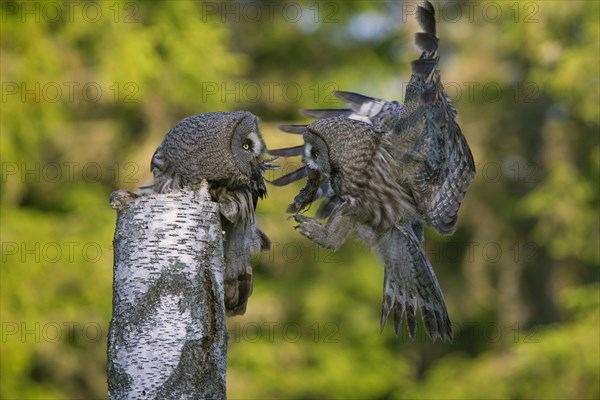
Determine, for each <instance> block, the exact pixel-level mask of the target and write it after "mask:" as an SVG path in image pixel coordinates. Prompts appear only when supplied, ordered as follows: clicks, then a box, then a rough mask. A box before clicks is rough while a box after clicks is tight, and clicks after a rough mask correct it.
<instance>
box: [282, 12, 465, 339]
mask: <svg viewBox="0 0 600 400" xmlns="http://www.w3.org/2000/svg"><path fill="white" fill-rule="evenodd" d="M417 19H418V22H419V24H420V25H421V27H422V29H423V30H424V32H420V33H417V34H416V37H415V42H416V44H417V46H418V47H419V48H420V49H421V50H422V54H421V57H420V58H419V59H418V60H415V61H413V62H412V64H411V66H412V76H411V79H410V82H409V85H408V86H407V89H406V94H405V102H404V104H403V105H401V104H399V103H398V102H388V101H384V100H381V99H377V98H371V97H367V96H363V95H359V94H356V93H349V92H336V96H338V97H339V98H340V99H342V100H345V101H347V102H349V103H350V104H351V105H352V108H351V109H347V110H305V111H304V114H305V115H307V116H311V117H314V118H320V119H319V120H317V121H315V122H313V123H312V124H310V125H308V126H303V125H287V126H282V127H281V128H282V130H284V131H286V132H289V133H298V134H302V135H303V137H304V145H302V146H297V147H291V148H287V149H279V150H273V151H272V152H271V154H272V155H279V156H294V155H302V159H303V162H304V167H302V168H300V169H299V170H297V171H295V172H292V173H291V174H288V175H286V176H283V177H281V178H279V179H278V180H276V181H274V182H273V183H274V184H275V185H286V184H288V183H290V182H293V181H296V180H298V179H300V178H303V177H305V176H307V177H308V179H307V183H306V186H305V187H304V188H303V189H302V190H301V191H300V193H299V194H298V195H297V196H296V197H295V199H294V202H293V203H292V204H291V205H290V207H289V208H288V212H292V213H295V215H294V218H295V219H296V221H297V222H298V225H297V226H296V229H297V230H298V231H299V232H300V233H301V234H302V235H304V236H306V237H307V238H309V239H311V240H313V241H314V242H316V243H318V244H319V245H321V246H323V247H326V248H329V249H337V248H338V247H339V246H340V245H341V244H342V243H343V242H344V240H345V239H346V237H347V236H348V235H349V234H351V233H355V234H356V235H357V236H358V237H359V238H361V239H362V240H364V241H366V242H367V243H370V244H371V245H372V246H373V248H374V249H375V250H376V251H377V252H378V253H379V255H380V256H381V258H382V260H383V263H384V264H385V276H384V288H383V306H382V314H381V324H380V327H381V330H383V327H384V326H385V322H386V321H387V319H388V316H389V314H390V312H391V313H393V318H394V332H395V334H396V336H397V335H398V332H399V329H400V326H401V324H402V319H403V317H405V318H406V322H407V327H408V331H409V334H410V336H411V337H412V338H414V336H415V332H416V313H417V309H418V308H419V309H420V310H421V316H422V319H423V323H424V326H425V328H426V330H427V332H428V334H429V336H430V337H431V338H432V339H433V340H436V338H438V337H439V338H440V339H441V340H442V341H450V340H452V329H451V325H450V319H449V318H448V312H447V310H446V305H445V303H444V297H443V295H442V291H441V289H440V286H439V284H438V282H437V279H436V277H435V274H434V271H433V268H432V266H431V264H430V263H429V261H428V260H427V257H426V256H425V253H424V251H423V248H422V246H421V243H422V241H423V227H424V225H429V226H431V227H433V228H435V229H436V230H437V231H439V232H441V233H450V232H452V230H453V229H454V227H455V225H456V220H457V214H458V209H459V207H460V204H461V202H462V200H463V198H464V196H465V193H466V191H467V189H468V187H469V185H470V184H471V182H472V181H473V179H474V177H475V165H474V162H473V156H472V155H471V151H470V149H469V146H468V144H467V142H466V139H465V137H464V136H463V134H462V132H461V130H460V128H459V126H458V124H457V123H456V119H455V118H456V110H455V109H454V107H453V105H452V104H451V103H450V100H449V98H448V97H447V95H446V93H445V92H444V88H443V86H442V83H441V80H440V70H439V67H438V55H437V49H438V38H437V36H436V29H435V19H434V9H433V6H432V5H431V3H429V2H425V3H424V4H423V5H422V6H419V7H418V10H417ZM317 199H323V202H322V203H321V206H320V208H319V210H318V211H317V215H316V216H317V218H326V217H329V219H328V220H327V222H326V223H325V224H324V225H323V224H321V223H319V222H318V221H317V220H316V219H313V218H309V217H306V216H304V215H300V214H298V212H299V211H302V210H303V209H305V208H306V206H308V205H309V204H310V203H312V202H313V201H315V200H317Z"/></svg>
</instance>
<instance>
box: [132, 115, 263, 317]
mask: <svg viewBox="0 0 600 400" xmlns="http://www.w3.org/2000/svg"><path fill="white" fill-rule="evenodd" d="M265 152H266V146H265V143H264V142H263V140H262V137H261V134H260V132H259V130H258V118H257V117H256V116H255V115H253V114H251V113H249V112H246V111H236V112H211V113H206V114H199V115H194V116H191V117H188V118H185V119H184V120H182V121H181V122H179V123H178V124H177V125H175V126H174V127H173V128H172V129H171V130H170V131H169V132H168V133H167V135H166V136H165V138H164V140H163V141H162V143H161V144H160V145H159V146H158V148H157V149H156V152H155V153H154V156H153V157H152V163H151V170H152V173H153V175H154V180H153V181H152V182H151V183H150V184H149V185H147V186H145V187H143V188H142V190H143V191H155V192H158V193H163V192H168V191H171V190H178V189H180V188H183V187H197V186H199V184H200V183H201V181H202V180H203V179H206V180H207V181H208V183H209V194H210V197H211V199H212V200H213V201H215V202H217V203H219V209H220V214H221V227H222V229H223V231H224V243H223V247H224V248H223V253H224V256H225V279H224V283H225V310H226V312H227V314H228V315H239V314H244V312H245V311H246V304H247V302H248V298H249V297H250V295H251V294H252V266H251V264H250V252H251V251H261V250H262V251H266V250H268V249H269V248H270V244H271V242H270V241H269V238H268V237H267V236H266V235H265V234H264V233H263V232H262V231H261V230H260V229H258V227H257V226H256V221H255V209H256V203H257V201H258V199H259V198H262V197H264V196H265V195H266V193H267V191H266V188H265V184H264V179H263V176H262V175H263V172H264V171H265V169H269V168H272V165H271V163H270V161H266V162H265V161H263V155H264V154H265Z"/></svg>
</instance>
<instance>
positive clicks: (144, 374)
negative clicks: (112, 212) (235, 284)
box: [108, 186, 227, 399]
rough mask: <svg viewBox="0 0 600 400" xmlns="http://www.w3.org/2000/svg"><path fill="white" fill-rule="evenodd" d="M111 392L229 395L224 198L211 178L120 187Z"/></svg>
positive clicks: (118, 395) (122, 395)
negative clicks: (193, 183)
mask: <svg viewBox="0 0 600 400" xmlns="http://www.w3.org/2000/svg"><path fill="white" fill-rule="evenodd" d="M111 206H113V208H116V209H117V210H118V214H117V227H116V231H115V237H114V256H115V259H114V279H113V315H112V321H111V324H110V329H109V335H108V393H109V398H111V399H196V398H211V399H219V398H225V371H226V357H227V328H226V326H225V308H224V304H223V268H224V264H223V245H222V233H221V223H220V220H219V209H218V205H217V204H216V203H214V202H212V201H210V199H209V196H208V192H207V190H206V186H203V187H201V188H200V190H199V191H182V192H178V193H171V194H156V195H148V196H142V197H138V196H137V195H134V194H132V193H130V192H125V191H118V192H115V193H113V195H112V196H111Z"/></svg>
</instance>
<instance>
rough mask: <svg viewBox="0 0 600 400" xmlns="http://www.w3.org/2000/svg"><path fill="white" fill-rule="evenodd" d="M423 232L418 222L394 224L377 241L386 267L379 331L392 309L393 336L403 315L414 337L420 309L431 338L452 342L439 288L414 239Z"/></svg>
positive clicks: (417, 241) (420, 248)
mask: <svg viewBox="0 0 600 400" xmlns="http://www.w3.org/2000/svg"><path fill="white" fill-rule="evenodd" d="M415 230H416V231H418V234H415ZM422 231H423V227H422V226H420V225H419V226H416V227H410V226H405V225H396V226H395V227H394V228H393V229H391V230H389V231H388V232H386V233H385V234H384V235H383V236H382V237H380V238H379V239H378V240H377V243H376V246H377V249H378V252H379V253H380V255H381V257H382V258H383V262H384V267H385V272H384V274H385V275H384V283H383V305H382V308H381V322H380V326H381V330H382V331H383V328H384V326H385V323H386V321H387V319H388V316H389V315H390V312H391V313H392V314H393V318H394V333H395V334H396V336H398V332H399V331H400V326H401V325H402V319H403V318H406V326H407V327H408V333H409V335H410V337H411V338H413V339H414V338H415V333H416V329H417V320H416V317H417V309H420V310H421V317H422V319H423V325H424V326H425V329H427V333H428V334H429V336H430V337H431V339H432V340H433V341H435V340H436V338H437V337H439V338H440V339H441V340H442V341H444V342H446V341H452V327H451V325H450V319H449V318H448V311H447V310H446V303H445V302H444V296H443V295H442V290H441V289H440V286H439V284H438V281H437V278H436V277H435V273H434V272H433V268H432V266H431V264H430V263H429V260H427V257H426V256H425V252H424V251H423V248H422V247H421V242H420V240H419V239H418V238H417V235H419V236H420V235H421V234H422Z"/></svg>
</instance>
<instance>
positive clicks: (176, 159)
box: [150, 111, 266, 192]
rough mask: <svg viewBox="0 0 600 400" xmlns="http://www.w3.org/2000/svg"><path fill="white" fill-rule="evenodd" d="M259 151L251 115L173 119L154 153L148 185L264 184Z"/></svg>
mask: <svg viewBox="0 0 600 400" xmlns="http://www.w3.org/2000/svg"><path fill="white" fill-rule="evenodd" d="M265 152H266V146H265V143H264V141H263V139H262V137H261V134H260V131H259V129H258V118H257V117H256V116H255V115H253V114H252V113H249V112H246V111H235V112H210V113H205V114H198V115H193V116H191V117H188V118H185V119H184V120H182V121H180V122H179V123H177V124H176V125H175V126H174V127H173V128H172V129H171V130H170V131H169V132H168V133H167V135H166V136H165V138H164V140H163V141H162V143H161V144H160V145H159V147H158V149H157V150H156V152H155V153H154V156H153V157H152V163H151V170H152V172H153V174H154V182H153V183H152V184H151V185H150V186H152V187H153V188H155V190H157V191H158V192H163V191H165V190H166V189H167V188H170V189H177V188H181V187H183V186H193V185H197V184H198V183H200V182H201V180H202V179H206V180H207V181H208V182H209V183H211V185H212V186H214V185H218V186H224V187H227V188H229V189H237V188H239V187H241V186H246V185H252V184H259V185H258V186H260V187H261V188H264V184H262V172H263V171H264V169H265V166H264V163H263V162H262V158H263V155H264V154H265ZM259 181H260V182H259Z"/></svg>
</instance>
